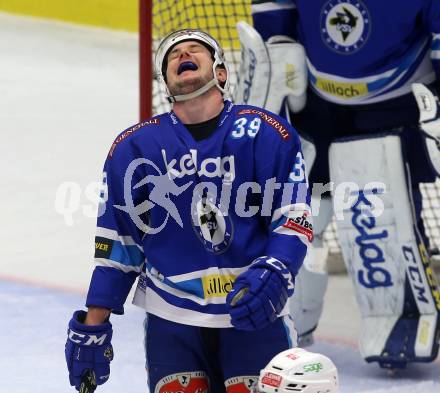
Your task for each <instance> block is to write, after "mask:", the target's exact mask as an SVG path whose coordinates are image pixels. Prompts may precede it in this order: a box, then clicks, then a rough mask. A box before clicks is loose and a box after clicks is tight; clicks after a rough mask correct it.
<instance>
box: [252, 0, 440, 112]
mask: <svg viewBox="0 0 440 393" xmlns="http://www.w3.org/2000/svg"><path fill="white" fill-rule="evenodd" d="M253 3H254V4H253V17H254V25H255V28H256V29H257V30H258V31H259V32H260V34H261V35H262V36H263V38H264V39H268V38H269V37H270V36H272V35H276V34H284V35H289V36H293V37H294V38H297V39H298V40H299V41H300V42H301V43H302V44H303V45H304V47H305V49H306V54H307V62H308V70H309V81H310V85H311V86H312V87H313V88H314V90H315V91H316V92H317V93H318V94H319V95H320V96H321V97H323V98H324V99H326V100H328V101H331V102H335V103H341V104H349V105H351V104H369V103H374V102H380V101H383V100H387V99H390V98H393V97H398V96H401V95H403V94H407V93H409V92H410V91H411V83H413V82H419V83H424V84H429V83H431V82H433V81H434V80H435V79H436V75H437V77H438V76H439V75H440V2H439V1H437V0H411V1H401V0H388V1H382V2H380V1H375V0H314V1H309V0H283V1H277V2H271V1H255V2H253Z"/></svg>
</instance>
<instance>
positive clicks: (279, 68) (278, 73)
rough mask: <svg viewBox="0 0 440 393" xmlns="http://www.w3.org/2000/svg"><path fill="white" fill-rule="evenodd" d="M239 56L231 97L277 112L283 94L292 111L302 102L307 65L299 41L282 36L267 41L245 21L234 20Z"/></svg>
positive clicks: (302, 105)
mask: <svg viewBox="0 0 440 393" xmlns="http://www.w3.org/2000/svg"><path fill="white" fill-rule="evenodd" d="M237 31H238V37H239V40H240V44H241V47H242V59H241V64H240V69H239V72H238V77H239V80H238V83H237V86H236V89H235V92H234V101H235V102H236V103H238V104H249V105H254V106H258V107H260V108H265V109H267V110H269V111H271V112H274V113H277V114H278V113H280V110H281V106H282V103H283V101H284V98H286V97H287V100H288V102H289V107H290V110H292V112H299V111H300V110H301V109H303V108H304V105H305V102H306V88H307V65H306V56H305V51H304V48H303V46H302V45H300V44H298V43H297V42H295V41H294V40H292V39H291V38H289V37H285V36H274V37H271V38H270V39H269V40H268V42H267V43H265V42H264V41H263V39H262V38H261V36H260V34H259V33H258V32H257V31H256V30H255V29H254V28H253V27H252V26H250V25H249V24H247V23H246V22H238V23H237Z"/></svg>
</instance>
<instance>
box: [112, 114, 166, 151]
mask: <svg viewBox="0 0 440 393" xmlns="http://www.w3.org/2000/svg"><path fill="white" fill-rule="evenodd" d="M150 124H155V125H159V124H160V118H158V117H153V118H152V119H148V120H145V121H143V122H141V123H138V124H135V125H134V126H133V127H130V128H128V129H127V130H125V131H124V132H122V133H121V134H119V135H118V136H117V137H116V139H115V141H114V142H113V144H112V147H111V148H110V151H109V153H108V156H109V157H113V153H114V151H115V149H116V146H117V145H118V143H121V142H122V141H123V140H124V139H126V138H127V137H129V136H130V135H132V134H133V133H135V132H136V131H138V130H140V129H141V128H142V127H144V126H147V125H150Z"/></svg>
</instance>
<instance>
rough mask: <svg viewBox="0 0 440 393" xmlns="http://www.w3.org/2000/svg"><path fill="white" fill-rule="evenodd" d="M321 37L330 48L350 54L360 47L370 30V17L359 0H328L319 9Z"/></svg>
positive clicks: (365, 40)
mask: <svg viewBox="0 0 440 393" xmlns="http://www.w3.org/2000/svg"><path fill="white" fill-rule="evenodd" d="M320 27H321V37H322V40H323V41H324V43H325V44H326V45H327V46H328V47H329V48H330V49H332V50H334V51H336V52H338V53H342V54H351V53H354V52H357V51H358V50H359V49H361V48H362V47H363V46H364V44H365V43H366V42H367V40H368V37H369V35H370V31H371V19H370V14H369V12H368V9H367V7H366V6H365V4H364V3H363V2H362V1H360V0H344V1H340V0H338V1H337V0H329V1H327V3H325V4H324V6H323V7H322V10H321V20H320Z"/></svg>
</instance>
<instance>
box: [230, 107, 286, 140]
mask: <svg viewBox="0 0 440 393" xmlns="http://www.w3.org/2000/svg"><path fill="white" fill-rule="evenodd" d="M237 115H256V116H259V117H260V118H261V119H262V120H263V121H264V122H265V123H267V124H269V125H270V126H272V128H274V129H275V131H277V132H278V134H279V135H280V136H281V138H283V139H284V140H288V139H289V138H290V133H289V131H288V130H287V128H286V127H285V126H284V125H283V124H282V123H280V122H279V121H278V120H277V119H276V118H275V117H274V116H272V115H271V114H269V113H268V112H266V111H264V110H260V109H259V108H252V107H248V108H246V107H245V108H244V109H241V110H240V111H239V112H238V113H237ZM242 119H245V118H242ZM237 121H240V118H239V119H237ZM237 121H236V122H235V123H234V126H237ZM253 121H255V120H253ZM260 124H261V123H258V129H259V128H260ZM249 136H251V135H249ZM254 136H255V135H254Z"/></svg>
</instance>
